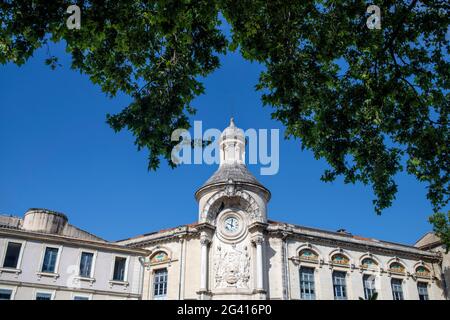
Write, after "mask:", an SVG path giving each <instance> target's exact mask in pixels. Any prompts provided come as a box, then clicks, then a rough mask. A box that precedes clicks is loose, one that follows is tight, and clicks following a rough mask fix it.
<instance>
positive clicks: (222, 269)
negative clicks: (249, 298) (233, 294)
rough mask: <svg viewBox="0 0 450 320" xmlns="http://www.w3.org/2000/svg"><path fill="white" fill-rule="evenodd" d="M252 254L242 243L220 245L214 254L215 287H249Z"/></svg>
mask: <svg viewBox="0 0 450 320" xmlns="http://www.w3.org/2000/svg"><path fill="white" fill-rule="evenodd" d="M249 280H250V254H249V252H248V247H247V246H246V245H242V246H241V247H240V248H239V247H238V246H237V245H223V244H222V245H218V246H217V247H216V248H215V256H214V282H215V288H230V287H232V288H248V283H249Z"/></svg>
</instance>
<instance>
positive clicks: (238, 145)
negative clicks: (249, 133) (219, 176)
mask: <svg viewBox="0 0 450 320" xmlns="http://www.w3.org/2000/svg"><path fill="white" fill-rule="evenodd" d="M223 164H245V136H244V131H243V130H242V129H240V128H238V127H236V124H235V123H234V118H233V117H231V119H230V125H229V126H228V127H227V128H225V130H223V132H222V135H221V136H220V165H221V166H222V165H223Z"/></svg>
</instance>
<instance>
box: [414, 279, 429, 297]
mask: <svg viewBox="0 0 450 320" xmlns="http://www.w3.org/2000/svg"><path fill="white" fill-rule="evenodd" d="M417 290H418V291H419V299H420V300H429V297H428V284H427V283H425V282H418V283H417Z"/></svg>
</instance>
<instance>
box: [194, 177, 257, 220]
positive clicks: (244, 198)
mask: <svg viewBox="0 0 450 320" xmlns="http://www.w3.org/2000/svg"><path fill="white" fill-rule="evenodd" d="M230 207H233V208H238V209H241V210H243V211H245V212H246V213H248V214H249V215H250V219H251V220H255V221H262V216H261V210H260V208H259V206H258V203H257V202H256V200H255V199H254V198H253V197H252V196H251V195H250V194H249V193H248V192H246V191H244V190H240V189H239V188H237V187H236V186H235V185H234V184H233V183H232V181H231V183H229V184H227V185H226V186H225V187H224V188H223V189H222V190H221V191H219V192H217V193H216V194H214V195H213V196H212V197H211V198H209V199H208V201H207V202H206V204H205V206H204V208H203V210H202V219H204V220H206V222H209V223H212V222H213V221H214V220H215V218H216V216H217V214H219V213H220V212H221V211H222V210H223V209H224V208H230Z"/></svg>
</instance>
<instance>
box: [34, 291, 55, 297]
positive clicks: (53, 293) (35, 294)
mask: <svg viewBox="0 0 450 320" xmlns="http://www.w3.org/2000/svg"><path fill="white" fill-rule="evenodd" d="M40 293H42V294H49V295H50V300H55V293H56V291H55V290H45V289H35V290H34V300H37V296H38V294H40Z"/></svg>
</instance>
